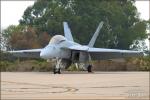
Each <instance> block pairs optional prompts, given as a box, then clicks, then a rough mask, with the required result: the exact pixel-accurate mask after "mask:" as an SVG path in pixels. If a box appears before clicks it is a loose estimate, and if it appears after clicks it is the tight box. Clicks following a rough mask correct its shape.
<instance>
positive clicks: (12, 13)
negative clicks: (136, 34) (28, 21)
mask: <svg viewBox="0 0 150 100" xmlns="http://www.w3.org/2000/svg"><path fill="white" fill-rule="evenodd" d="M33 4H34V1H1V28H2V29H4V28H7V27H8V26H9V25H18V24H19V22H18V21H19V19H21V17H22V15H23V12H24V10H25V9H26V8H27V7H28V6H31V5H33ZM149 5H150V2H149V0H137V1H136V7H137V9H138V12H139V13H140V18H141V19H145V20H148V19H149V18H150V17H149V15H150V13H149V12H150V11H149V9H150V7H149ZM147 43H148V40H147Z"/></svg>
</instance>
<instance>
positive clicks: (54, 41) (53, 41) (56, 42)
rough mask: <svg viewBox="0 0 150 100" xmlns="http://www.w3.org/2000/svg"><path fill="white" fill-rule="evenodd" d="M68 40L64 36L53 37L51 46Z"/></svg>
mask: <svg viewBox="0 0 150 100" xmlns="http://www.w3.org/2000/svg"><path fill="white" fill-rule="evenodd" d="M65 40H66V38H65V37H64V36H62V35H55V36H54V37H52V39H51V40H50V42H49V44H59V43H60V42H62V41H65Z"/></svg>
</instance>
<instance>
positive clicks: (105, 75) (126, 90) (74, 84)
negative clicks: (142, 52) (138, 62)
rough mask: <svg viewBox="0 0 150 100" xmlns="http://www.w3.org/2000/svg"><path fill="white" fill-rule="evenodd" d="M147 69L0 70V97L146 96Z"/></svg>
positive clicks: (98, 97) (132, 97)
mask: <svg viewBox="0 0 150 100" xmlns="http://www.w3.org/2000/svg"><path fill="white" fill-rule="evenodd" d="M149 75H150V73H149V72H94V73H87V72H63V73H62V74H55V75H54V74H53V73H51V72H1V99H2V100H4V99H19V100H21V99H53V100H54V99H64V100H66V99H86V100H87V99H124V100H126V99H140V100H142V99H144V100H145V99H146V100H149V96H150V94H149V92H150V91H149V88H150V85H149V78H150V77H149Z"/></svg>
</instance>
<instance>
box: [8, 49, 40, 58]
mask: <svg viewBox="0 0 150 100" xmlns="http://www.w3.org/2000/svg"><path fill="white" fill-rule="evenodd" d="M41 50H42V49H29V50H16V51H8V52H9V53H11V54H12V55H14V56H17V57H30V58H40V52H41Z"/></svg>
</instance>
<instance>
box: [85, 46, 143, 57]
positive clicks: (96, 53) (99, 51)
mask: <svg viewBox="0 0 150 100" xmlns="http://www.w3.org/2000/svg"><path fill="white" fill-rule="evenodd" d="M88 52H89V54H90V56H91V59H94V60H96V59H104V60H105V59H116V58H126V57H139V56H143V52H140V51H132V50H118V49H104V48H89V49H88Z"/></svg>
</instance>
